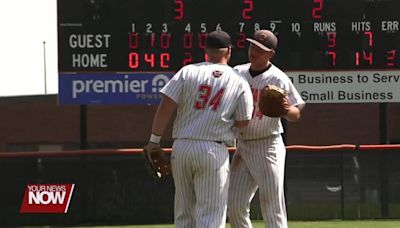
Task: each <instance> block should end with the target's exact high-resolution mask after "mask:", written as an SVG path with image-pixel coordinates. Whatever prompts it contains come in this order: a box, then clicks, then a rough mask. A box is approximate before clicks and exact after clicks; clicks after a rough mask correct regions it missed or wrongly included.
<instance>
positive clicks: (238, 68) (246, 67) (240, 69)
mask: <svg viewBox="0 0 400 228" xmlns="http://www.w3.org/2000/svg"><path fill="white" fill-rule="evenodd" d="M249 68H250V63H244V64H239V65H236V66H234V67H233V69H235V70H236V71H237V72H238V73H239V74H241V73H242V72H247V71H248V70H249Z"/></svg>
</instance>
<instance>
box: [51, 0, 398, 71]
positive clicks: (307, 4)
mask: <svg viewBox="0 0 400 228" xmlns="http://www.w3.org/2000/svg"><path fill="white" fill-rule="evenodd" d="M399 9H400V1H399V0H262V1H261V0H201V1H200V0H162V1H160V0H145V1H143V0H58V46H59V71H61V72H80V71H82V72H83V71H84V72H136V71H176V70H178V69H179V68H180V67H182V66H183V65H186V64H189V63H193V62H199V61H203V60H204V50H203V49H204V47H205V42H206V39H207V33H208V32H211V31H213V30H218V29H222V30H224V31H226V32H228V33H229V34H230V35H231V37H232V42H233V45H234V48H233V53H232V58H231V62H230V63H231V64H232V65H235V64H238V63H244V62H247V47H248V44H247V43H246V41H245V39H246V37H248V36H251V35H252V34H253V32H254V31H256V30H258V29H270V30H272V31H273V32H274V33H275V34H276V35H277V37H278V39H279V43H278V48H277V55H276V56H275V57H274V59H273V62H274V63H276V64H277V65H279V66H280V67H281V68H282V69H284V70H357V69H388V68H389V69H390V68H399V66H400V61H399V59H400V56H399V55H400V53H399V52H400V35H399V34H400V32H399V28H400V24H399V23H400V13H399V12H398V10H399Z"/></svg>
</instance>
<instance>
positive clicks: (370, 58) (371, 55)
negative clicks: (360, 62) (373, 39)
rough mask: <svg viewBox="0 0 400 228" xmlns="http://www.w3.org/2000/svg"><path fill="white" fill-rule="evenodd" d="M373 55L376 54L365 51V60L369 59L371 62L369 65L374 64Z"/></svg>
mask: <svg viewBox="0 0 400 228" xmlns="http://www.w3.org/2000/svg"><path fill="white" fill-rule="evenodd" d="M373 57H374V54H373V53H372V52H371V51H370V52H368V53H367V52H366V51H363V59H364V60H365V61H367V62H368V63H369V65H372V62H373Z"/></svg>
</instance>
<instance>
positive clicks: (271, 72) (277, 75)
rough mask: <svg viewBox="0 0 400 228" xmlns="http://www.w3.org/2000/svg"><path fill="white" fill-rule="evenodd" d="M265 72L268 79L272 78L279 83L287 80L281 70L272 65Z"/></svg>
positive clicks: (287, 77)
mask: <svg viewBox="0 0 400 228" xmlns="http://www.w3.org/2000/svg"><path fill="white" fill-rule="evenodd" d="M267 72H268V75H269V77H274V78H276V79H278V80H281V81H287V80H289V76H288V75H287V74H286V73H285V72H284V71H283V70H282V69H281V68H279V67H277V66H276V65H275V64H272V65H271V68H270V69H269V70H268V71H267Z"/></svg>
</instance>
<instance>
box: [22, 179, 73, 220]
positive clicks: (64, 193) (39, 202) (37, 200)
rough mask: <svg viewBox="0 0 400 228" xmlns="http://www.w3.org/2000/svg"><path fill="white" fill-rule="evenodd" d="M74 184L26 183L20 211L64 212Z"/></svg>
mask: <svg viewBox="0 0 400 228" xmlns="http://www.w3.org/2000/svg"><path fill="white" fill-rule="evenodd" d="M74 187H75V184H28V185H27V186H26V188H25V194H24V198H23V200H22V204H21V208H20V211H19V212H20V213H52V214H66V213H67V212H68V208H69V205H70V202H71V198H72V194H73V192H74Z"/></svg>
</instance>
